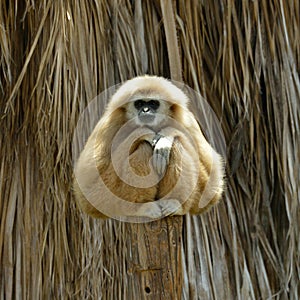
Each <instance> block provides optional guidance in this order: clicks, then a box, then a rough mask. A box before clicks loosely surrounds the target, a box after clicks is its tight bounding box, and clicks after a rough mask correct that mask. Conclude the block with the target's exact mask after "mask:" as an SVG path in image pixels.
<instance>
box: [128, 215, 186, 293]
mask: <svg viewBox="0 0 300 300" xmlns="http://www.w3.org/2000/svg"><path fill="white" fill-rule="evenodd" d="M128 230H129V236H130V237H131V240H130V244H129V245H128V247H129V248H128V251H129V255H128V257H129V262H128V269H127V273H128V275H129V278H130V277H131V278H130V279H129V282H130V283H129V286H128V289H129V290H130V291H131V292H133V291H134V294H135V295H136V296H137V297H138V299H181V294H182V265H181V243H182V217H181V216H174V217H167V218H163V219H161V220H158V221H155V222H151V223H146V224H129V226H128ZM131 295H132V294H131Z"/></svg>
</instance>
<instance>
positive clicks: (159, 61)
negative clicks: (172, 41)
mask: <svg viewBox="0 0 300 300" xmlns="http://www.w3.org/2000/svg"><path fill="white" fill-rule="evenodd" d="M161 2H162V3H163V2H164V1H161ZM173 5H174V13H175V21H176V25H177V34H178V45H179V49H180V54H181V59H182V70H183V80H184V82H186V83H187V84H189V85H190V86H191V87H193V88H194V89H196V90H198V91H200V92H201V93H202V95H203V96H204V97H205V98H206V99H207V100H208V101H209V103H210V104H211V106H212V107H213V108H214V110H215V112H216V114H217V115H218V117H219V118H220V120H221V124H222V128H223V130H224V133H225V137H226V142H227V149H228V157H227V159H228V163H227V167H228V168H227V169H228V172H227V173H228V176H227V190H226V193H225V196H224V200H223V202H222V203H221V204H220V205H219V206H218V207H217V208H216V209H213V210H212V211H211V212H210V213H208V214H206V215H204V216H202V217H197V218H186V219H185V223H184V226H185V232H184V237H185V246H184V249H183V251H184V256H185V259H184V291H183V295H184V299H197V298H198V299H199V298H201V299H214V298H215V299H270V298H271V297H274V298H275V299H288V298H289V299H298V297H299V293H300V285H299V280H300V257H299V253H300V238H299V230H300V224H299V222H300V221H299V220H300V212H299V201H300V200H299V199H300V190H299V182H300V168H299V159H300V142H299V140H300V138H299V125H300V124H299V122H300V120H299V118H300V117H299V115H300V95H299V93H300V83H299V72H300V4H299V1H297V0H290V1H280V0H273V1H268V0H262V1H231V0H227V1H225V0H223V1H222V0H218V1H196V0H195V1H178V2H177V3H176V4H175V2H174V3H173ZM170 13H171V12H170ZM164 21H165V20H163V19H162V10H161V3H160V2H159V1H118V0H115V1H107V2H106V1H70V0H67V1H34V0H32V1H29V0H27V1H4V0H2V1H1V2H0V47H1V52H0V79H1V83H0V113H1V118H0V128H1V135H0V141H1V148H0V153H1V165H0V178H1V181H0V193H1V197H0V218H1V219H0V261H1V267H0V274H1V277H0V299H12V298H15V299H21V298H22V299H50V298H51V299H54V298H55V299H68V298H71V297H72V298H73V299H74V298H76V299H85V298H86V299H91V298H94V299H99V298H100V297H102V298H103V299H118V298H120V299H121V298H122V297H123V295H124V293H125V294H126V295H127V297H128V298H127V299H134V298H133V296H135V299H137V297H136V296H137V295H133V294H132V293H133V291H132V290H130V276H129V275H128V274H127V270H126V253H127V252H126V249H127V248H126V247H127V246H128V239H129V238H130V237H128V235H127V231H126V225H124V224H122V223H119V222H116V221H99V220H92V219H90V218H88V217H87V216H85V215H83V214H81V213H80V212H79V210H78V209H77V207H76V205H75V204H74V201H73V198H72V193H71V187H70V183H71V178H72V153H71V143H72V134H73V132H74V128H75V125H76V121H77V119H78V117H79V115H80V112H82V111H83V109H84V108H85V107H86V105H87V104H88V102H89V101H90V100H91V99H93V98H94V97H95V96H96V95H97V94H99V93H100V92H101V91H103V90H104V89H106V88H108V87H110V86H112V85H114V84H116V83H119V82H120V81H124V80H126V79H127V78H131V77H133V76H135V75H138V74H144V73H149V74H157V75H162V76H165V77H170V71H169V70H170V67H169V61H168V51H167V46H166V36H165V31H164ZM175 46H176V45H174V47H175ZM169 51H171V50H170V49H169Z"/></svg>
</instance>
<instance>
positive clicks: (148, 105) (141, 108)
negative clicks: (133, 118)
mask: <svg viewBox="0 0 300 300" xmlns="http://www.w3.org/2000/svg"><path fill="white" fill-rule="evenodd" d="M159 105H160V103H159V101H157V100H147V101H145V100H142V99H139V100H136V101H134V107H135V108H136V110H137V111H138V116H139V120H140V121H141V122H143V123H145V124H147V123H151V122H153V121H154V119H155V114H156V111H157V109H158V108H159Z"/></svg>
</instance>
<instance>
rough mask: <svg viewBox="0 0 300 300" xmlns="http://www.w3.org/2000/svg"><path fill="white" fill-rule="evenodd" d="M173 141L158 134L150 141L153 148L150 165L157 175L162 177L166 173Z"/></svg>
mask: <svg viewBox="0 0 300 300" xmlns="http://www.w3.org/2000/svg"><path fill="white" fill-rule="evenodd" d="M173 141H174V138H173V137H164V136H161V135H159V134H157V135H156V136H155V137H154V139H153V141H152V146H154V151H153V158H152V164H153V168H154V170H155V171H156V172H157V173H158V175H162V174H164V173H165V171H166V168H167V166H168V164H169V158H170V152H171V149H172V145H173Z"/></svg>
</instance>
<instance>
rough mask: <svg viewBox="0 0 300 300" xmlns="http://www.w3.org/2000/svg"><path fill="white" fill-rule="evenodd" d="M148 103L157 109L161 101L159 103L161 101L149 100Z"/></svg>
mask: <svg viewBox="0 0 300 300" xmlns="http://www.w3.org/2000/svg"><path fill="white" fill-rule="evenodd" d="M148 105H149V106H150V107H151V108H152V109H154V110H157V109H158V108H159V105H160V103H159V101H157V100H150V101H149V102H148Z"/></svg>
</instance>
